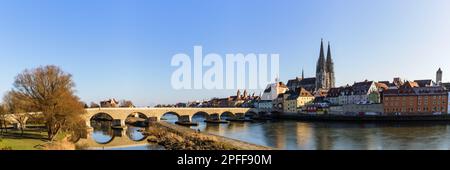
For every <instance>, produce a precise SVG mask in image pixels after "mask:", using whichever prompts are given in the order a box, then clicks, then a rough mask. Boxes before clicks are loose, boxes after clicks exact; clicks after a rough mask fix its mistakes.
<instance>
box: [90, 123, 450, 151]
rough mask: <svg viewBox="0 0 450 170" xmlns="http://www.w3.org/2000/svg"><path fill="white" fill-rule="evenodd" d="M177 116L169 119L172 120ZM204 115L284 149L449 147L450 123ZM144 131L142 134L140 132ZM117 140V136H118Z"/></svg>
mask: <svg viewBox="0 0 450 170" xmlns="http://www.w3.org/2000/svg"><path fill="white" fill-rule="evenodd" d="M175 120H176V119H172V118H168V120H166V121H168V122H175ZM203 120H204V119H202V118H193V121H196V122H198V123H199V126H197V127H192V128H193V129H199V130H201V131H203V132H208V133H211V134H216V135H220V136H225V137H229V138H233V139H237V140H242V141H246V142H249V143H254V144H259V145H264V146H270V147H274V148H277V149H283V150H422V149H427V150H428V149H432V150H435V149H436V150H448V149H450V123H445V122H444V123H443V122H403V123H356V122H355V123H351V122H301V121H291V120H275V121H259V122H232V123H229V124H207V123H204V122H203ZM138 129H140V128H136V127H131V128H130V127H129V128H128V131H129V132H127V136H128V138H129V140H136V141H139V140H141V139H140V138H145V137H143V136H141V135H142V134H141V133H140V132H138ZM104 132H105V131H102V132H100V131H97V132H96V131H94V133H93V135H92V136H93V137H94V138H95V139H96V141H98V142H99V143H101V142H104V141H108V140H109V139H111V138H110V135H108V134H112V133H111V132H109V133H106V135H105V133H104ZM139 134H140V135H139ZM114 140H115V139H114ZM115 149H132V150H155V149H161V147H160V146H153V145H143V146H134V147H116V148H115Z"/></svg>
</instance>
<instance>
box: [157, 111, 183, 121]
mask: <svg viewBox="0 0 450 170" xmlns="http://www.w3.org/2000/svg"><path fill="white" fill-rule="evenodd" d="M179 119H180V114H178V113H177V112H173V111H169V112H165V113H164V114H162V115H161V118H160V120H164V121H169V122H171V121H178V120H179Z"/></svg>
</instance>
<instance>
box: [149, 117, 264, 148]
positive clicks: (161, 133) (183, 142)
mask: <svg viewBox="0 0 450 170" xmlns="http://www.w3.org/2000/svg"><path fill="white" fill-rule="evenodd" d="M149 127H150V128H149V130H148V131H146V132H145V134H146V135H148V139H147V140H148V141H149V142H151V143H157V144H159V145H161V146H164V147H165V148H166V149H167V150H271V149H273V148H270V147H266V146H260V145H256V144H251V143H247V142H243V141H239V140H235V139H230V138H226V137H222V136H217V135H213V134H209V133H204V132H198V131H196V130H193V129H190V128H187V127H182V126H178V125H173V124H170V123H167V122H152V123H151V124H150V125H149Z"/></svg>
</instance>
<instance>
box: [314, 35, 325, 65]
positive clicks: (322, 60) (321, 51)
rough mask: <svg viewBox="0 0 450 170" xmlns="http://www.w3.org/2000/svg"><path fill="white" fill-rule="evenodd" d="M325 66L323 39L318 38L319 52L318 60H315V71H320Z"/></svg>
mask: <svg viewBox="0 0 450 170" xmlns="http://www.w3.org/2000/svg"><path fill="white" fill-rule="evenodd" d="M324 66H325V55H324V52H323V39H320V54H319V60H318V61H317V68H316V73H320V72H321V71H323V69H325V68H324Z"/></svg>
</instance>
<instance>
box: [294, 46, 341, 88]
mask: <svg viewBox="0 0 450 170" xmlns="http://www.w3.org/2000/svg"><path fill="white" fill-rule="evenodd" d="M287 87H288V88H289V90H292V91H296V90H298V89H299V88H300V87H302V88H305V89H306V90H308V91H310V92H311V93H314V92H324V91H327V90H329V89H330V88H333V87H335V78H334V63H333V59H332V58H331V47H330V43H328V51H327V58H325V52H324V48H323V40H321V42H320V54H319V60H318V61H317V68H316V77H310V78H305V75H304V72H303V70H302V75H301V77H296V78H295V79H291V80H289V81H288V83H287Z"/></svg>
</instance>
